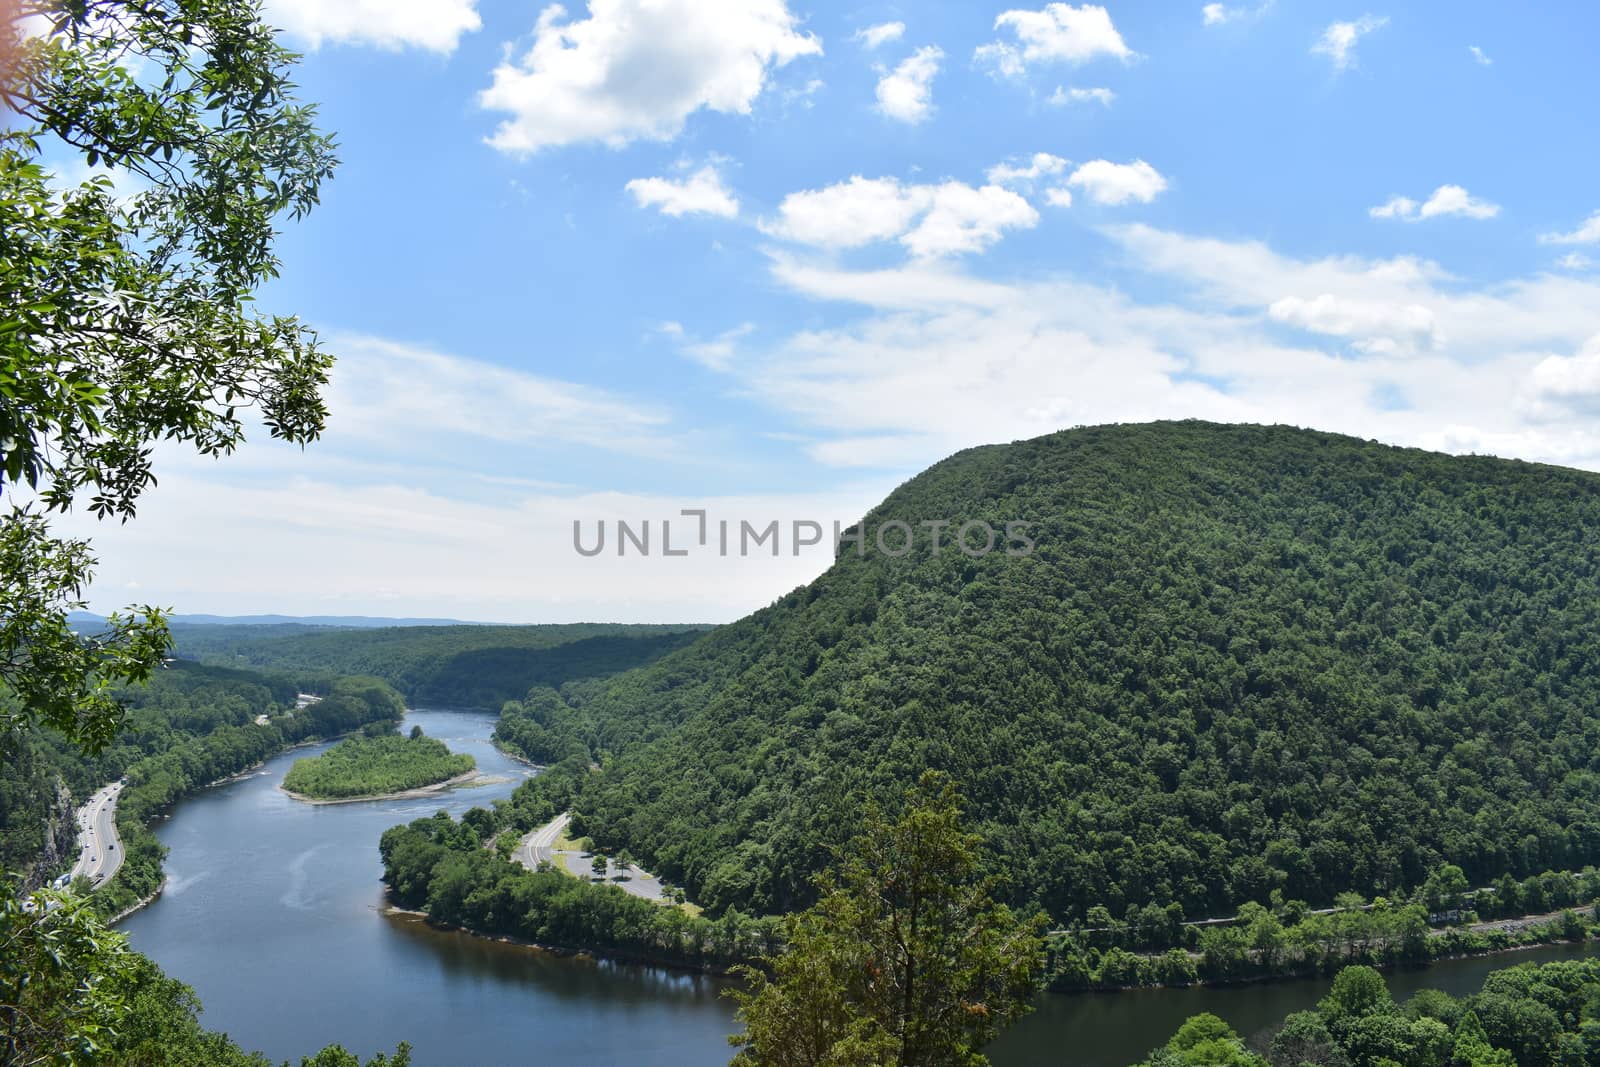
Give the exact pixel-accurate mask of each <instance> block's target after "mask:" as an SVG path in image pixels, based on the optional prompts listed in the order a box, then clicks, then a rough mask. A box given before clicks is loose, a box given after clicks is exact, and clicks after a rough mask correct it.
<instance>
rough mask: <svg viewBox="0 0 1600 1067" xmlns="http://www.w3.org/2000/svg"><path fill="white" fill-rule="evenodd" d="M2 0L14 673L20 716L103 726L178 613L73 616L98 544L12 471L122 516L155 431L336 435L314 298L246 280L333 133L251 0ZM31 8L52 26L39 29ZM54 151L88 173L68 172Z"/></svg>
mask: <svg viewBox="0 0 1600 1067" xmlns="http://www.w3.org/2000/svg"><path fill="white" fill-rule="evenodd" d="M5 12H6V14H5V16H4V17H3V18H0V56H4V57H5V58H6V60H7V62H5V64H4V65H3V66H0V111H4V112H6V113H7V115H8V121H7V122H6V124H5V128H4V130H3V131H0V506H3V507H4V508H5V510H4V513H3V514H0V684H4V685H5V686H7V687H8V688H10V689H11V690H13V691H14V692H15V693H16V694H17V695H18V697H19V698H20V702H21V706H22V707H23V708H25V709H26V712H25V714H24V719H26V720H31V721H43V722H46V723H48V724H50V725H51V726H53V727H55V728H57V729H58V730H60V731H61V732H62V733H63V734H65V735H66V736H68V737H70V738H72V739H73V740H75V741H81V742H83V743H84V744H85V745H86V746H87V747H89V748H98V747H100V746H102V745H104V744H106V743H107V742H108V741H110V739H111V738H112V736H113V735H114V734H115V732H116V727H117V725H118V722H119V720H120V718H121V709H120V707H119V705H118V704H117V702H116V701H115V700H114V699H113V698H112V696H111V695H110V693H109V691H108V690H109V687H110V686H111V685H112V684H115V683H116V682H119V681H138V680H140V679H142V678H145V677H148V676H149V674H150V673H151V671H153V670H155V669H156V668H157V667H158V666H159V665H160V663H161V662H162V659H163V657H164V655H165V653H166V650H167V647H168V634H167V630H166V626H165V622H164V616H163V613H162V612H160V611H158V610H156V609H154V608H150V607H145V608H140V609H139V610H138V612H136V613H135V615H134V616H132V617H128V618H114V619H113V620H112V621H111V622H110V624H109V625H108V627H107V629H106V631H105V632H104V633H102V634H98V635H85V636H82V637H80V636H79V635H77V634H74V632H73V630H72V628H71V627H70V626H69V625H68V622H67V613H68V612H69V611H72V610H73V609H75V608H78V607H81V606H82V591H83V589H84V587H85V585H86V584H87V582H88V580H89V577H90V571H91V570H92V565H93V562H94V561H93V558H92V556H91V553H90V549H89V545H88V543H87V542H86V541H82V540H71V539H59V538H55V537H53V536H52V535H51V533H50V530H49V528H48V527H47V525H46V523H45V521H44V519H43V518H42V517H41V515H39V514H37V513H34V512H30V511H27V510H25V509H24V508H21V507H19V506H18V500H17V497H16V493H17V490H18V488H20V487H23V486H26V488H27V492H29V493H31V494H36V496H37V500H38V501H39V502H40V503H41V504H42V505H43V508H44V510H45V511H46V512H49V511H65V510H67V509H68V508H70V507H71V506H72V505H73V504H74V503H81V504H86V505H87V507H88V510H89V511H90V512H92V513H94V514H95V515H97V516H100V517H107V516H116V517H119V518H122V519H127V518H130V517H132V515H133V514H134V511H135V508H136V505H137V502H138V499H139V497H140V495H141V493H142V492H143V491H144V490H145V489H146V488H147V487H148V486H149V485H150V484H152V483H153V482H154V480H155V479H154V472H153V470H152V466H151V457H152V455H153V452H154V448H153V446H154V445H155V443H156V442H158V441H178V442H184V443H187V444H189V445H192V446H193V447H194V448H195V449H196V450H198V451H199V452H200V453H202V454H204V455H213V456H215V455H223V454H226V453H228V452H231V451H232V450H233V449H234V448H235V447H236V446H237V445H238V444H239V442H240V441H241V440H242V439H243V434H244V425H245V421H246V418H247V417H250V416H251V415H252V414H253V415H254V416H256V417H259V418H260V420H261V421H262V422H263V423H264V424H265V426H266V427H267V429H268V431H269V432H270V433H271V434H272V435H273V436H274V437H279V438H282V439H284V440H288V441H293V442H297V443H305V442H308V441H311V440H314V439H315V438H316V437H317V436H318V434H319V433H320V432H321V430H322V426H323V421H324V418H325V416H326V410H325V408H324V406H323V403H322V399H321V395H320V394H321V389H322V387H323V386H324V385H325V384H326V382H327V376H328V370H329V367H330V366H331V363H332V360H331V358H330V357H328V356H327V355H325V354H324V353H323V352H321V351H320V350H319V349H318V347H317V340H316V338H315V336H314V335H313V334H312V332H311V331H310V330H309V329H307V328H306V327H305V326H304V325H303V324H301V323H300V322H299V321H298V320H297V319H294V318H292V317H283V316H263V315H261V314H259V313H257V312H256V311H254V310H253V305H252V303H251V298H252V293H253V291H254V290H255V289H256V287H257V286H259V285H261V284H262V283H263V282H265V281H267V280H268V279H270V278H272V277H273V276H274V275H276V273H277V268H278V261H277V259H276V258H275V257H274V256H273V253H272V241H273V238H274V237H275V236H276V226H277V222H278V220H279V219H280V218H281V217H282V216H284V215H286V214H287V215H291V216H295V217H298V216H300V215H302V214H304V213H305V212H307V211H309V210H310V209H311V208H312V207H313V206H314V205H315V204H316V202H317V199H318V195H319V193H320V189H321V184H322V182H323V180H324V179H326V178H327V177H328V175H329V174H330V173H331V172H332V169H333V166H334V159H333V155H332V143H331V141H329V139H328V138H326V137H325V136H323V135H322V134H320V133H319V132H318V131H317V129H316V127H315V125H314V124H313V119H314V112H313V109H312V108H310V107H307V106H305V105H303V104H301V103H300V102H299V101H297V100H296V99H295V97H294V86H293V84H292V83H291V82H290V80H289V73H290V70H291V68H292V65H293V56H292V54H291V53H289V52H288V51H287V50H286V49H284V48H283V47H282V46H281V45H279V44H278V42H277V41H276V40H275V39H274V37H273V33H272V29H271V28H270V27H269V26H268V25H267V24H266V23H264V22H263V21H262V19H261V13H260V10H259V7H258V5H257V4H255V3H249V2H246V3H241V2H239V0H183V2H181V3H180V2H177V0H151V2H139V3H133V2H127V0H96V2H93V3H83V2H66V0H41V2H38V3H29V4H23V5H20V6H17V7H12V6H9V5H8V6H7V7H6V9H5ZM24 15H29V16H37V17H38V18H40V19H42V20H44V21H46V22H48V23H49V24H50V25H51V32H49V33H46V34H43V35H40V34H37V33H36V32H35V33H28V34H25V33H24V32H23V28H24V22H23V16H24ZM136 70H137V71H140V74H139V75H138V76H137V77H135V75H134V73H133V72H134V71H136ZM47 153H48V154H49V155H51V156H53V157H57V158H67V159H70V160H73V161H74V162H77V163H79V164H80V165H82V166H84V167H86V168H87V170H88V171H89V173H90V174H91V175H92V176H91V177H88V178H86V179H84V180H81V181H77V182H74V181H72V180H68V179H63V178H62V177H60V176H58V175H53V174H51V173H50V172H48V171H47V170H46V169H45V167H44V166H43V165H42V160H43V159H44V157H45V155H46V154H47ZM119 182H120V183H121V187H120V188H119V187H118V183H119ZM252 409H254V410H253V413H252ZM10 725H14V723H10V722H0V727H5V726H10Z"/></svg>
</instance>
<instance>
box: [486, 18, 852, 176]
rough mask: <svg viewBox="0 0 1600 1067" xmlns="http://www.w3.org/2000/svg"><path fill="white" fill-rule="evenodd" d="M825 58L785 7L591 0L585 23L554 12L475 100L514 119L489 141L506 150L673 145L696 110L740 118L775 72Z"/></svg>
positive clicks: (543, 21) (539, 24)
mask: <svg viewBox="0 0 1600 1067" xmlns="http://www.w3.org/2000/svg"><path fill="white" fill-rule="evenodd" d="M821 53H822V45H821V43H820V42H819V41H818V40H817V39H816V38H815V37H814V36H812V35H810V34H804V33H801V32H800V31H799V30H798V29H797V26H796V19H795V16H794V15H793V14H791V13H790V11H789V9H788V7H787V5H786V4H785V3H784V0H590V4H589V18H587V19H583V20H581V21H571V20H569V18H568V15H567V11H566V9H565V8H563V7H561V6H560V5H559V4H556V5H551V6H550V7H547V8H545V9H544V11H543V12H542V13H541V14H540V15H539V20H538V24H537V26H536V27H535V30H534V43H533V45H532V47H531V48H529V49H528V50H527V51H526V52H525V53H523V54H522V55H520V56H515V55H508V56H507V58H506V59H505V60H504V61H503V62H502V63H501V64H500V65H499V66H498V67H496V68H495V70H494V80H493V83H492V84H491V85H490V86H489V88H487V89H485V90H484V91H483V92H482V93H481V94H480V95H479V103H480V104H481V105H482V106H483V107H484V108H486V109H489V110H491V111H505V112H509V113H510V114H511V117H510V118H508V119H506V120H505V121H503V122H502V123H501V124H500V125H499V126H498V127H497V128H496V130H495V132H494V134H493V136H491V137H490V138H489V143H490V144H491V145H493V146H494V147H496V148H498V149H500V150H501V151H504V152H511V153H517V154H526V153H530V152H536V151H538V150H539V149H541V148H546V147H552V146H558V145H566V144H574V143H578V142H584V141H599V142H602V143H604V144H607V145H610V146H612V147H618V146H621V145H624V144H627V143H628V142H630V141H634V140H638V139H641V138H642V139H648V140H669V139H671V138H672V137H675V136H676V135H677V134H678V132H679V131H680V130H681V129H682V128H683V124H684V121H685V120H686V119H687V118H688V117H689V116H690V115H691V114H693V113H694V112H696V111H698V110H699V109H701V108H707V109H710V110H712V111H717V112H721V113H724V114H748V113H749V112H750V109H751V107H752V105H753V104H754V103H755V100H756V97H758V96H759V95H760V94H761V92H762V90H763V89H765V88H766V86H767V82H768V75H769V73H770V72H771V71H772V70H773V69H774V68H777V67H782V66H784V65H785V64H787V63H789V62H791V61H792V60H794V59H797V58H799V57H801V56H808V55H820V54H821Z"/></svg>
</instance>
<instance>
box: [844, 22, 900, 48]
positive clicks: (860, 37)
mask: <svg viewBox="0 0 1600 1067" xmlns="http://www.w3.org/2000/svg"><path fill="white" fill-rule="evenodd" d="M905 34H906V24H905V23H903V22H880V23H878V25H876V26H867V27H865V28H864V29H859V30H857V31H856V32H855V34H854V36H853V39H854V40H857V41H860V42H861V47H862V48H866V49H873V48H879V47H881V46H883V45H886V44H888V43H889V42H890V41H898V40H899V39H900V38H902V37H904V36H905Z"/></svg>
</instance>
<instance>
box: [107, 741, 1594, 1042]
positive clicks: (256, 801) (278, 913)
mask: <svg viewBox="0 0 1600 1067" xmlns="http://www.w3.org/2000/svg"><path fill="white" fill-rule="evenodd" d="M413 725H420V726H421V727H422V728H423V730H424V731H425V732H426V733H427V734H428V735H429V736H430V737H437V738H438V739H440V740H441V741H444V742H445V743H446V744H448V745H449V746H450V747H451V748H452V749H454V750H456V751H458V752H468V753H471V754H472V755H473V756H474V757H476V759H477V761H478V767H479V769H480V770H482V771H483V773H484V776H485V777H486V778H490V779H495V778H506V779H509V780H508V781H502V782H499V783H497V784H491V785H484V786H479V787H475V788H466V789H458V790H455V791H452V792H450V793H446V794H443V795H441V796H431V797H418V798H410V799H406V800H387V801H373V802H370V803H364V804H339V805H332V806H324V805H308V804H301V803H298V802H297V801H295V800H293V799H291V798H290V797H288V796H286V795H285V794H284V793H283V792H282V791H280V790H279V789H278V788H277V787H278V783H279V782H281V781H282V780H283V775H284V772H285V771H287V770H288V769H289V765H290V764H291V763H293V762H294V761H295V760H296V759H299V758H301V757H303V756H307V755H315V754H316V753H318V752H321V751H323V750H324V749H325V748H326V747H327V746H325V745H323V746H317V747H314V748H302V749H298V750H296V751H293V752H289V753H285V754H284V755H282V756H279V757H277V758H275V759H273V760H270V761H269V762H267V763H266V764H265V765H263V766H262V767H261V768H259V769H258V770H257V771H255V772H253V773H252V775H251V776H250V777H247V778H244V779H241V780H237V781H232V782H228V783H226V784H223V785H219V786H217V787H215V788H213V789H208V790H206V791H204V792H203V793H201V794H199V795H198V796H196V797H193V798H191V799H189V800H186V801H183V802H182V803H180V804H179V805H178V807H177V809H176V810H175V811H174V813H173V815H172V818H171V819H170V820H168V821H166V822H163V823H161V824H160V825H159V826H158V827H157V829H156V834H157V836H158V837H160V839H161V840H162V842H163V843H164V844H166V845H167V846H168V847H169V848H170V849H171V850H172V851H171V855H169V856H168V857H167V874H168V886H167V890H166V892H165V893H164V894H163V895H162V897H161V898H160V899H159V900H157V901H156V902H155V903H154V904H152V905H151V906H150V907H148V908H146V909H144V910H143V911H140V912H138V913H136V914H134V915H133V916H132V917H130V918H129V919H128V920H127V921H126V922H124V923H123V924H122V925H121V927H120V928H121V929H123V930H125V931H127V933H128V935H129V937H130V939H131V940H132V942H133V946H134V947H135V948H137V949H139V950H140V951H141V952H145V953H148V954H149V955H151V956H152V957H154V958H155V959H156V961H157V962H159V963H160V964H161V966H162V967H164V968H165V969H166V970H167V972H168V973H170V974H172V975H173V976H174V977H176V978H179V979H182V980H183V981H185V982H188V983H189V984H191V985H193V986H194V987H195V989H196V991H197V992H198V993H199V994H200V997H201V1000H202V1001H203V1002H204V1004H205V1006H206V1011H205V1014H204V1016H202V1021H203V1022H204V1023H205V1024H206V1025H207V1026H209V1027H211V1028H213V1029H217V1030H225V1031H227V1032H228V1033H230V1034H231V1035H232V1036H233V1037H234V1038H235V1039H236V1040H238V1041H239V1042H240V1043H242V1044H243V1045H245V1046H246V1047H247V1048H253V1049H260V1050H261V1051H263V1052H265V1053H267V1054H268V1055H269V1056H270V1057H272V1058H273V1059H274V1060H281V1059H289V1058H292V1059H293V1061H294V1062H299V1057H300V1056H301V1055H303V1054H305V1053H308V1052H311V1051H314V1050H315V1049H318V1048H320V1047H322V1046H323V1045H326V1044H329V1043H331V1042H335V1041H337V1042H340V1043H342V1044H343V1045H344V1046H345V1047H346V1048H349V1049H351V1050H353V1051H356V1052H358V1053H360V1054H362V1055H363V1056H366V1055H370V1054H371V1053H373V1052H377V1051H379V1050H381V1049H385V1048H392V1047H393V1046H394V1045H395V1043H396V1042H398V1041H401V1040H406V1041H410V1042H411V1043H412V1044H413V1045H414V1046H415V1049H416V1054H415V1062H416V1063H417V1064H418V1067H503V1065H508V1064H518V1063H550V1064H567V1063H584V1064H611V1063H626V1064H630V1065H636V1067H679V1065H689V1064H695V1065H701V1064H719V1063H726V1062H727V1061H728V1058H729V1053H730V1050H729V1048H728V1046H727V1043H726V1039H725V1037H724V1035H725V1034H727V1033H729V1032H730V1031H731V1030H732V1029H733V1016H732V1011H731V1009H730V1007H729V1005H728V1003H727V1002H726V1001H725V1000H723V999H722V998H721V997H719V995H718V994H719V992H720V991H721V989H722V988H724V985H723V983H722V982H721V981H719V980H717V979H713V978H709V977H706V976H702V975H694V974H683V973H678V972H671V971H664V970H657V969H652V968H647V967H638V966H633V965H624V964H612V963H603V962H595V961H592V960H583V959H574V958H570V957H562V956H556V955H552V954H549V953H543V952H539V951H537V950H533V949H528V948H523V947H519V946H515V945H506V944H501V943H498V942H492V941H486V940H483V939H480V938H475V937H471V936H470V935H466V934H459V933H447V932H443V931H439V930H434V929H432V928H430V927H429V926H427V925H426V924H425V923H422V922H419V921H417V920H415V919H411V918H407V917H404V916H392V915H387V914H385V913H384V910H383V886H382V883H381V882H380V881H379V877H380V875H381V874H382V872H383V865H382V863H381V862H380V860H379V858H378V838H379V837H380V836H381V835H382V833H383V831H384V830H386V829H388V828H389V827H391V826H394V825H396V824H397V823H402V822H408V821H410V820H412V819H417V818H421V817H423V816H426V815H431V814H432V813H433V812H435V811H438V810H439V809H441V808H443V809H444V810H446V811H450V812H452V813H453V814H456V815H460V814H461V813H462V812H464V811H466V810H467V809H468V808H470V807H473V806H475V805H487V804H489V803H490V802H491V801H493V800H495V799H497V798H499V797H504V796H507V795H509V794H510V792H511V790H512V789H513V788H515V786H516V785H517V784H518V783H520V782H521V781H522V780H523V779H524V778H526V777H527V776H528V774H530V773H531V771H530V769H529V768H527V767H525V766H523V765H521V764H519V763H516V762H515V761H513V760H511V759H509V758H508V757H506V756H505V755H503V754H502V753H500V752H499V751H498V750H496V749H495V748H494V746H493V745H491V744H490V743H489V735H490V732H491V731H492V730H493V728H494V717H493V716H491V715H485V714H479V713H475V712H451V711H420V710H419V711H413V712H410V713H408V715H407V716H406V721H405V723H404V729H407V730H409V729H410V728H411V727H412V726H413ZM1583 951H1585V949H1584V948H1582V947H1580V948H1576V949H1574V948H1572V947H1566V946H1563V947H1555V948H1549V949H1542V950H1537V951H1533V952H1525V953H1516V954H1512V955H1509V956H1498V957H1491V958H1488V959H1477V960H1462V961H1455V962H1449V963H1444V964H1440V965H1438V966H1436V967H1434V968H1431V969H1428V970H1424V971H1411V972H1405V973H1401V974H1397V975H1394V976H1391V978H1390V986H1391V988H1393V989H1394V990H1395V991H1396V994H1397V995H1404V994H1405V993H1408V992H1411V991H1413V990H1416V989H1419V988H1423V987H1426V986H1434V987H1437V988H1442V989H1447V990H1450V991H1452V992H1464V991H1466V990H1469V989H1472V988H1476V987H1477V985H1478V984H1479V983H1480V982H1481V981H1482V977H1483V975H1484V974H1485V973H1487V972H1488V971H1489V970H1491V969H1493V968H1495V967H1502V966H1509V965H1511V964H1513V963H1518V962H1521V961H1523V960H1532V959H1541V960H1542V959H1553V958H1559V957H1561V956H1563V955H1574V954H1577V953H1581V952H1583ZM1326 989H1327V983H1325V982H1320V981H1299V982H1287V983H1282V984H1276V985H1262V986H1246V987H1238V988H1231V989H1192V990H1146V991H1141V992H1134V993H1118V994H1102V995H1087V996H1071V997H1067V996H1047V997H1043V998H1041V1001H1040V1008H1039V1010H1038V1011H1037V1012H1036V1013H1035V1014H1034V1015H1032V1016H1031V1017H1029V1018H1028V1019H1025V1020H1024V1021H1023V1022H1022V1023H1020V1024H1019V1025H1018V1026H1016V1027H1014V1028H1013V1029H1012V1030H1011V1031H1010V1032H1009V1033H1007V1034H1006V1035H1004V1036H1003V1037H1002V1038H1001V1040H1000V1041H999V1043H998V1044H997V1046H996V1047H995V1048H994V1049H992V1050H991V1055H992V1057H993V1059H994V1062H995V1063H996V1064H997V1065H999V1067H1024V1065H1033V1064H1060V1065H1063V1067H1067V1065H1070V1067H1126V1065H1127V1064H1130V1063H1133V1062H1135V1061H1136V1060H1138V1059H1140V1058H1142V1057H1143V1055H1144V1054H1145V1053H1146V1052H1147V1051H1148V1050H1149V1049H1150V1048H1151V1047H1152V1046H1154V1045H1157V1044H1160V1043H1161V1042H1163V1041H1165V1040H1166V1039H1167V1037H1168V1036H1170V1035H1171V1033H1172V1032H1173V1030H1175V1029H1176V1028H1177V1026H1178V1024H1179V1023H1181V1022H1182V1021H1183V1019H1184V1018H1185V1017H1187V1016H1188V1015H1190V1014H1193V1013H1195V1012H1200V1011H1213V1012H1216V1013H1217V1014H1218V1015H1221V1016H1222V1017H1223V1018H1225V1019H1227V1020H1228V1021H1229V1022H1231V1023H1233V1024H1234V1026H1235V1027H1236V1028H1238V1029H1239V1031H1240V1032H1241V1033H1244V1034H1246V1035H1248V1034H1250V1033H1252V1032H1254V1031H1256V1030H1258V1029H1260V1028H1261V1027H1262V1026H1264V1025H1266V1024H1267V1023H1269V1022H1271V1021H1272V1020H1274V1019H1276V1018H1281V1017H1282V1016H1283V1015H1284V1014H1286V1013H1288V1012H1291V1011H1296V1010H1299V1009H1301V1008H1307V1007H1310V1006H1312V1005H1313V1004H1315V1003H1316V1001H1317V999H1318V998H1320V997H1321V996H1322V994H1323V993H1324V992H1325V991H1326Z"/></svg>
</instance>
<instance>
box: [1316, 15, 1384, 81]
mask: <svg viewBox="0 0 1600 1067" xmlns="http://www.w3.org/2000/svg"><path fill="white" fill-rule="evenodd" d="M1388 24H1389V19H1388V17H1387V16H1383V17H1377V16H1373V15H1362V16H1361V17H1360V18H1359V19H1357V20H1356V21H1354V22H1335V23H1334V24H1333V25H1331V26H1329V27H1328V28H1327V29H1325V30H1323V31H1322V36H1321V37H1319V38H1318V39H1317V43H1316V44H1314V45H1312V46H1311V53H1312V54H1313V55H1320V56H1327V57H1328V58H1329V59H1331V60H1332V61H1333V69H1334V70H1336V71H1344V70H1349V69H1350V68H1351V67H1353V66H1355V65H1356V43H1357V42H1358V41H1360V40H1361V38H1363V37H1365V36H1366V35H1367V34H1369V33H1373V32H1375V31H1377V30H1381V29H1382V28H1383V27H1385V26H1387V25H1388Z"/></svg>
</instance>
